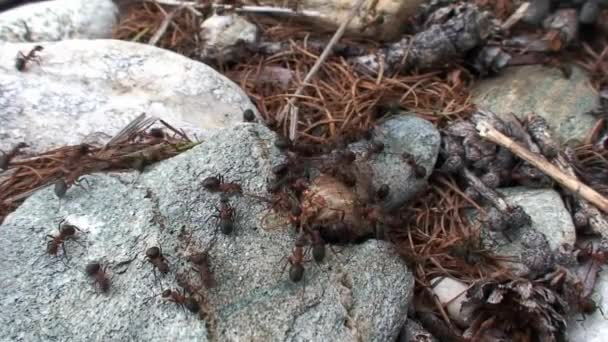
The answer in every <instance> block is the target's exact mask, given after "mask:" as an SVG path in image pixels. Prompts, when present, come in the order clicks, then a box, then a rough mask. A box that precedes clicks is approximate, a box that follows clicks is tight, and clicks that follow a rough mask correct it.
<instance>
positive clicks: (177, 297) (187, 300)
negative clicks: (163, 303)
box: [161, 290, 200, 313]
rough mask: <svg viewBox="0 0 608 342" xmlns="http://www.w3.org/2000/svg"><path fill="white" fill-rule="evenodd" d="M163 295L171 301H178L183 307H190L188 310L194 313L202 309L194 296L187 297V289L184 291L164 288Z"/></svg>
mask: <svg viewBox="0 0 608 342" xmlns="http://www.w3.org/2000/svg"><path fill="white" fill-rule="evenodd" d="M161 297H163V298H164V299H166V300H168V301H170V302H173V303H176V304H177V305H179V306H180V307H181V308H182V309H183V308H186V309H188V311H190V312H192V313H197V312H199V310H200V306H199V305H198V302H197V301H196V300H194V299H193V298H192V297H186V291H185V290H182V293H180V292H179V291H177V290H164V291H163V292H162V293H161Z"/></svg>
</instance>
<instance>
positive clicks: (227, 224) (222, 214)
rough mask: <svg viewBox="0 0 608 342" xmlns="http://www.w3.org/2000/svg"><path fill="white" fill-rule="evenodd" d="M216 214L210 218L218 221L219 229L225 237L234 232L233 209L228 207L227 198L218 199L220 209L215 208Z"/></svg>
mask: <svg viewBox="0 0 608 342" xmlns="http://www.w3.org/2000/svg"><path fill="white" fill-rule="evenodd" d="M215 209H216V210H217V212H218V213H217V214H215V215H212V216H211V217H213V218H216V219H218V220H219V221H220V229H221V231H222V233H224V234H225V235H230V233H232V231H233V230H234V216H235V209H234V208H233V207H232V206H231V205H230V202H229V200H228V197H226V196H222V197H221V199H220V207H219V208H218V207H215Z"/></svg>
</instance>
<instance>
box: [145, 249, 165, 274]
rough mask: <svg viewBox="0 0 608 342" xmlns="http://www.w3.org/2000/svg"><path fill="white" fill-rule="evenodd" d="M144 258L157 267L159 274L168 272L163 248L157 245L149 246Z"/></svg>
mask: <svg viewBox="0 0 608 342" xmlns="http://www.w3.org/2000/svg"><path fill="white" fill-rule="evenodd" d="M146 259H147V260H148V261H149V262H150V263H151V264H152V265H154V267H156V268H157V269H158V271H159V272H160V273H161V274H167V273H169V265H168V264H167V259H165V256H164V255H163V250H162V249H161V248H159V247H150V248H148V249H147V250H146Z"/></svg>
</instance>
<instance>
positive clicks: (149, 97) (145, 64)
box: [0, 40, 257, 151]
mask: <svg viewBox="0 0 608 342" xmlns="http://www.w3.org/2000/svg"><path fill="white" fill-rule="evenodd" d="M41 45H43V46H44V50H43V51H42V52H41V53H40V65H38V64H37V63H30V64H28V66H27V69H26V70H25V71H24V72H19V71H17V70H16V69H15V56H16V55H17V52H18V51H23V52H27V51H29V50H30V49H31V48H32V46H33V44H23V43H20V44H14V43H6V44H4V45H2V46H0V108H2V110H0V122H1V123H2V124H1V125H0V149H4V150H5V149H7V148H8V147H9V146H12V145H13V144H15V143H16V142H18V141H26V142H27V143H29V144H30V145H31V146H32V148H33V150H36V151H40V150H46V149H48V148H50V147H56V146H62V145H65V144H77V143H80V142H82V141H83V140H84V138H85V137H87V136H89V135H91V134H92V133H96V132H103V133H105V134H106V135H114V134H116V133H117V132H118V131H119V130H120V129H121V128H122V127H124V126H125V125H126V124H127V123H129V122H130V121H131V120H132V119H133V118H135V117H137V116H138V115H139V114H141V113H144V112H145V113H148V114H151V115H156V116H159V117H161V118H163V119H165V120H166V121H168V122H170V123H171V124H173V125H174V126H176V127H180V128H184V129H185V130H186V132H188V133H189V134H190V135H195V134H196V135H198V136H199V137H200V136H201V135H205V134H206V133H209V132H210V131H212V130H216V129H218V128H222V127H227V126H232V125H234V124H235V123H237V122H240V121H242V115H243V111H244V110H245V109H248V108H251V109H253V110H254V112H255V113H257V111H256V109H255V107H254V106H253V104H252V103H251V101H249V99H248V97H247V95H246V94H245V93H244V92H243V91H242V90H241V89H240V88H239V87H238V86H237V85H236V84H234V83H233V82H232V81H230V80H228V79H227V78H226V77H224V76H223V75H221V74H219V73H218V72H216V71H215V70H213V69H212V68H210V67H209V66H207V65H205V64H203V63H200V62H196V61H193V60H191V59H188V58H186V57H183V56H181V55H178V54H176V53H173V52H170V51H167V50H164V49H159V48H156V47H153V46H149V45H143V44H137V43H129V42H124V41H118V40H95V41H93V40H71V41H62V42H57V43H43V44H41Z"/></svg>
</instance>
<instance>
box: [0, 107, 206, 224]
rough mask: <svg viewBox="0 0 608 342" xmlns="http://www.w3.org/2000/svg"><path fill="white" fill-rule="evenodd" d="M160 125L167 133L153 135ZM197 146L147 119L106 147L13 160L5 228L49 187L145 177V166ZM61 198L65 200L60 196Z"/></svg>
mask: <svg viewBox="0 0 608 342" xmlns="http://www.w3.org/2000/svg"><path fill="white" fill-rule="evenodd" d="M157 121H159V122H160V123H161V124H162V125H165V127H166V128H167V129H168V131H167V132H166V131H165V130H163V129H160V128H152V129H149V128H150V127H151V126H152V125H154V124H155V123H156V122H157ZM148 129H149V130H148ZM169 132H172V134H170V133H169ZM194 145H196V143H193V142H192V141H190V139H189V138H188V137H187V136H186V135H185V134H184V133H183V132H181V131H178V130H176V129H174V128H173V127H171V126H170V125H168V124H167V123H165V122H164V121H162V120H158V119H157V118H155V117H149V118H146V117H145V115H144V114H142V115H141V116H139V117H138V118H137V119H135V120H134V121H133V122H131V123H130V124H129V125H128V126H127V127H125V129H124V130H122V131H121V132H120V133H118V134H117V135H116V136H115V137H114V138H112V139H111V140H110V141H109V142H108V143H106V144H105V145H103V146H95V145H90V144H80V145H71V146H63V147H59V148H55V149H52V150H50V151H47V152H43V153H40V154H36V155H33V156H28V157H27V158H19V159H18V160H13V161H11V168H10V169H9V171H8V172H7V173H8V175H7V176H4V175H3V176H2V178H0V223H2V221H4V218H5V217H6V215H8V214H9V213H10V212H12V211H13V210H14V209H15V208H17V207H18V206H19V204H20V203H21V202H23V200H25V199H26V198H27V197H28V196H29V195H31V194H32V193H34V192H35V191H37V190H39V189H42V188H44V187H47V186H49V185H55V186H56V187H59V188H61V187H62V186H63V185H65V186H67V187H69V186H72V185H74V184H78V180H79V179H80V177H82V176H84V175H87V174H91V173H94V172H101V171H104V172H109V171H126V170H133V169H135V170H139V171H141V170H143V168H144V167H145V166H146V165H149V164H151V163H155V162H158V161H161V160H164V159H167V158H170V157H172V156H175V155H177V154H179V153H180V152H183V151H186V150H188V149H189V148H191V147H193V146H194ZM56 192H57V190H56ZM57 195H58V196H62V194H61V191H59V193H58V194H57Z"/></svg>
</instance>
